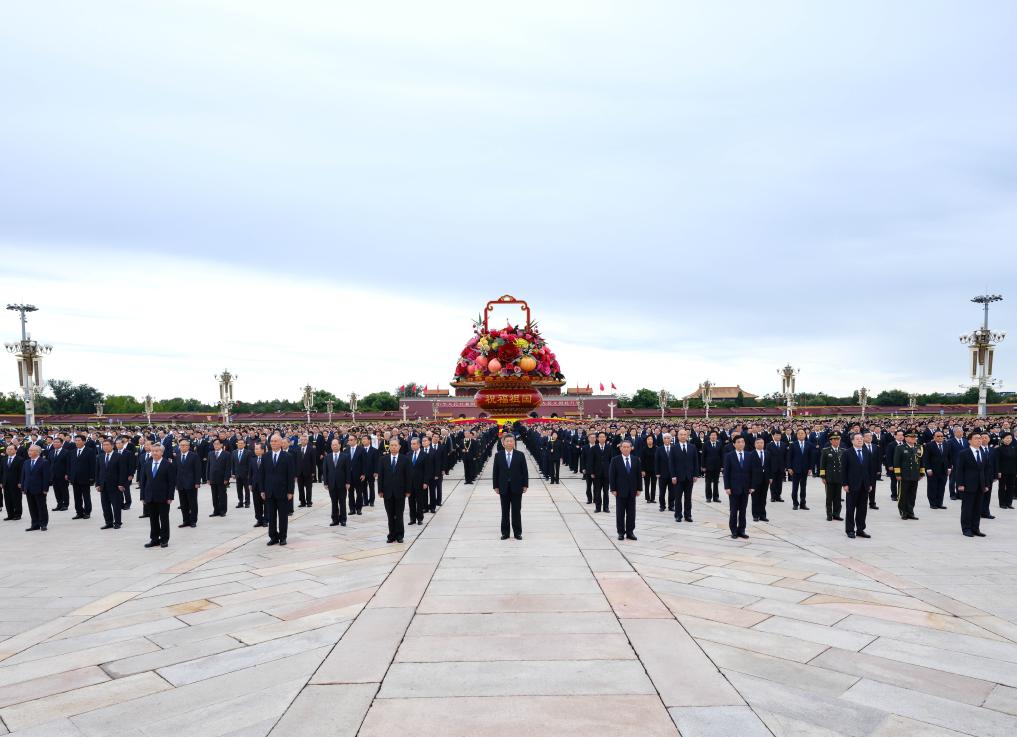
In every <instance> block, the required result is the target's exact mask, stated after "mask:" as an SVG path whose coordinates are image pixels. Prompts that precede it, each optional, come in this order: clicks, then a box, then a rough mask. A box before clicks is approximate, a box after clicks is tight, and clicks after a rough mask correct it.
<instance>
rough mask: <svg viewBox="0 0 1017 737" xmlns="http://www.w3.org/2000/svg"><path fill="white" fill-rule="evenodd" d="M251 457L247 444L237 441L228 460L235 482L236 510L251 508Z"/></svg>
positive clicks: (241, 440)
mask: <svg viewBox="0 0 1017 737" xmlns="http://www.w3.org/2000/svg"><path fill="white" fill-rule="evenodd" d="M251 457H252V454H251V451H249V450H247V443H246V442H245V441H244V440H243V439H242V438H241V439H238V440H237V449H236V450H235V451H233V457H232V458H231V459H230V467H231V469H232V471H233V480H234V481H236V482H237V509H241V508H243V507H250V506H251Z"/></svg>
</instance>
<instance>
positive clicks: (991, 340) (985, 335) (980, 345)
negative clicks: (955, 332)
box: [960, 294, 1006, 417]
mask: <svg viewBox="0 0 1017 737" xmlns="http://www.w3.org/2000/svg"><path fill="white" fill-rule="evenodd" d="M1002 299H1003V297H1002V296H1000V295H998V294H980V295H978V296H977V297H972V299H971V301H972V302H975V303H976V304H980V305H982V309H983V311H984V312H983V315H984V316H983V318H982V327H980V328H978V329H977V330H973V331H972V332H970V333H968V334H967V335H962V336H960V341H961V343H964V344H965V345H967V346H969V347H970V349H971V380H972V381H977V386H978V416H979V417H987V416H988V414H989V408H988V393H989V386H990V385H994V384H995V383H996V382H995V380H994V379H992V358H993V355H994V354H995V352H996V346H997V345H998V344H999V343H1002V342H1003V339H1004V338H1006V333H1005V332H1003V331H992V330H989V305H990V304H991V303H993V302H1000V301H1002Z"/></svg>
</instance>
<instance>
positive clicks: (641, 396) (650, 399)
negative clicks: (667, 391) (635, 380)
mask: <svg viewBox="0 0 1017 737" xmlns="http://www.w3.org/2000/svg"><path fill="white" fill-rule="evenodd" d="M659 402H660V400H659V398H658V397H657V392H655V391H654V390H653V389H645V388H643V389H639V390H638V391H637V392H636V393H635V394H633V395H632V396H631V397H630V396H628V395H625V394H623V395H621V396H620V397H618V406H619V407H627V408H630V409H653V408H655V407H659V406H660V404H659Z"/></svg>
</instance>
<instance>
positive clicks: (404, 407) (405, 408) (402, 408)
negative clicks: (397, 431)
mask: <svg viewBox="0 0 1017 737" xmlns="http://www.w3.org/2000/svg"><path fill="white" fill-rule="evenodd" d="M409 408H410V405H408V404H406V402H403V403H402V404H401V405H399V409H401V410H402V411H403V422H406V410H408V409H409Z"/></svg>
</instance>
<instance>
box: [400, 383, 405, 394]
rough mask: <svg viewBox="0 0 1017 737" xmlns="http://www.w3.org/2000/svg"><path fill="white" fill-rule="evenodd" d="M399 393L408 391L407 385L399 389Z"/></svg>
mask: <svg viewBox="0 0 1017 737" xmlns="http://www.w3.org/2000/svg"><path fill="white" fill-rule="evenodd" d="M399 391H400V392H404V391H406V385H405V384H403V385H402V386H401V387H399Z"/></svg>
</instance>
